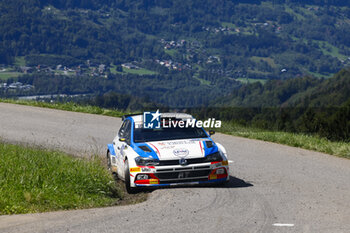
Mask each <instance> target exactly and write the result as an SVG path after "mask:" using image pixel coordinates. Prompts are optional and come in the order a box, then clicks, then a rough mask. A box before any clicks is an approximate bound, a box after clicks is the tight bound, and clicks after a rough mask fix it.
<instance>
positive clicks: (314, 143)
mask: <svg viewBox="0 0 350 233" xmlns="http://www.w3.org/2000/svg"><path fill="white" fill-rule="evenodd" d="M0 102H6V103H13V104H23V105H32V106H38V107H45V108H54V109H61V110H66V111H75V112H84V113H92V114H100V115H107V116H114V117H121V116H122V115H125V114H127V113H125V112H122V111H119V110H107V109H102V108H99V107H94V106H80V105H77V104H75V103H42V102H35V101H18V100H9V99H6V100H4V99H0ZM216 130H217V131H219V132H222V133H225V134H230V135H234V136H240V137H246V138H251V139H258V140H263V141H269V142H276V143H279V144H284V145H289V146H293V147H300V148H304V149H308V150H314V151H318V152H323V153H327V154H330V155H336V156H339V157H343V158H348V159H350V143H347V142H333V141H330V140H328V139H325V138H320V137H318V136H312V135H305V134H299V133H298V134H297V133H288V132H276V131H268V130H262V129H256V128H251V127H246V126H241V125H239V124H236V123H232V122H223V125H222V128H220V129H216Z"/></svg>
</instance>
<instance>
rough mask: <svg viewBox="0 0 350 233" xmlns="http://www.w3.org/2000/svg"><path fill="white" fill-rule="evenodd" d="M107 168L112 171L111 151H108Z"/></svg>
mask: <svg viewBox="0 0 350 233" xmlns="http://www.w3.org/2000/svg"><path fill="white" fill-rule="evenodd" d="M107 168H108V171H112V162H111V153H110V152H109V150H108V151H107Z"/></svg>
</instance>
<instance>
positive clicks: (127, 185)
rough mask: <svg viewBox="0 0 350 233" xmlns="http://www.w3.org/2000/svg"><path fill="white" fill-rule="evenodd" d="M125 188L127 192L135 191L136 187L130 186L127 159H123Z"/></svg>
mask: <svg viewBox="0 0 350 233" xmlns="http://www.w3.org/2000/svg"><path fill="white" fill-rule="evenodd" d="M125 188H126V191H127V192H128V193H135V192H136V189H135V188H133V187H131V186H130V169H129V162H128V160H125Z"/></svg>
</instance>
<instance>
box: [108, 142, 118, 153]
mask: <svg viewBox="0 0 350 233" xmlns="http://www.w3.org/2000/svg"><path fill="white" fill-rule="evenodd" d="M108 150H109V153H110V154H111V155H113V156H116V155H117V154H116V153H115V151H114V147H113V144H108Z"/></svg>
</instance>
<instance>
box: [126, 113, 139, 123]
mask: <svg viewBox="0 0 350 233" xmlns="http://www.w3.org/2000/svg"><path fill="white" fill-rule="evenodd" d="M137 115H143V113H134V114H128V115H124V116H122V120H123V121H124V120H125V119H126V118H128V117H131V116H137Z"/></svg>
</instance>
